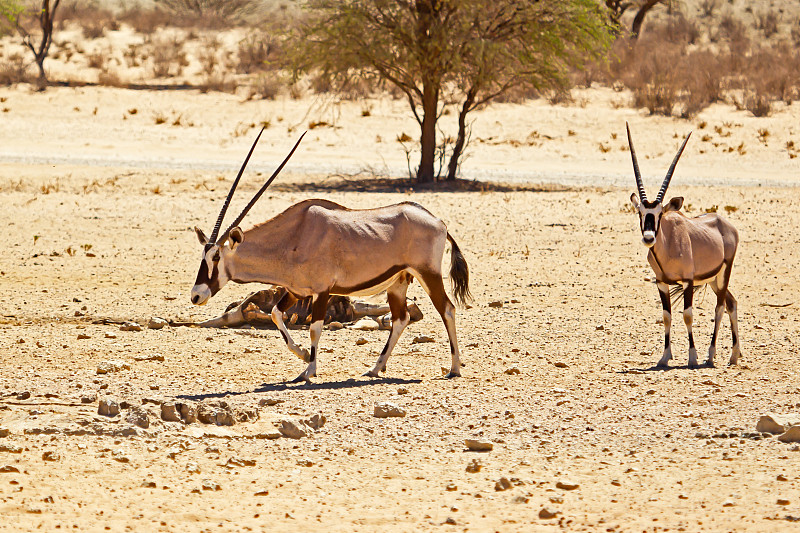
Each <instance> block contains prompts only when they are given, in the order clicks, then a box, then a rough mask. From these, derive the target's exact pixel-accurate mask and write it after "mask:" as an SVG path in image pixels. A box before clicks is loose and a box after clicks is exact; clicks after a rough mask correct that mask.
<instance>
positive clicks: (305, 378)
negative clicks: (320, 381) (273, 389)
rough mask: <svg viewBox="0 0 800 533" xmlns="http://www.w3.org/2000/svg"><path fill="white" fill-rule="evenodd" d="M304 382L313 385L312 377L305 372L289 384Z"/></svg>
mask: <svg viewBox="0 0 800 533" xmlns="http://www.w3.org/2000/svg"><path fill="white" fill-rule="evenodd" d="M304 381H305V382H306V383H311V376H309V375H307V374H306V373H305V372H303V373H302V374H300V375H299V376H297V377H296V378H294V379H293V380H292V381H290V382H289V383H302V382H304Z"/></svg>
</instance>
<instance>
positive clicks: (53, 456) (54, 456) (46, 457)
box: [42, 450, 61, 461]
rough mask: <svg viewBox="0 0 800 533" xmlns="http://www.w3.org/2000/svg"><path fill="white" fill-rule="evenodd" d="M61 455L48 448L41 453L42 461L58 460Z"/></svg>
mask: <svg viewBox="0 0 800 533" xmlns="http://www.w3.org/2000/svg"><path fill="white" fill-rule="evenodd" d="M60 460H61V456H60V455H59V454H58V453H56V452H54V451H53V450H48V451H46V452H44V453H43V454H42V461H60Z"/></svg>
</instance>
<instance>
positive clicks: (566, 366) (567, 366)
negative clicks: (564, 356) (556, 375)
mask: <svg viewBox="0 0 800 533" xmlns="http://www.w3.org/2000/svg"><path fill="white" fill-rule="evenodd" d="M553 366H554V367H556V368H569V365H568V364H567V363H564V362H563V361H556V362H555V363H553Z"/></svg>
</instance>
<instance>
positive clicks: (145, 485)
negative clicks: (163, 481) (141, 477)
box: [142, 481, 156, 489]
mask: <svg viewBox="0 0 800 533" xmlns="http://www.w3.org/2000/svg"><path fill="white" fill-rule="evenodd" d="M142 487H143V488H145V489H154V488H156V482H155V481H144V482H142Z"/></svg>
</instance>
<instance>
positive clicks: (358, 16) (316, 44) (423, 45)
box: [289, 0, 612, 182]
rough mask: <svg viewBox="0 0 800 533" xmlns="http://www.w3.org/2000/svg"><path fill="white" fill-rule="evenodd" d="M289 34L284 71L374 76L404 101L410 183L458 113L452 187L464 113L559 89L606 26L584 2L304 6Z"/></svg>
mask: <svg viewBox="0 0 800 533" xmlns="http://www.w3.org/2000/svg"><path fill="white" fill-rule="evenodd" d="M305 7H306V8H307V9H308V11H309V15H310V16H309V17H308V18H307V21H306V22H305V23H304V24H303V25H302V26H301V27H300V29H299V30H298V32H297V33H296V34H295V35H294V36H293V42H292V45H293V46H290V47H289V49H290V50H293V51H294V52H293V54H294V55H293V60H294V66H295V68H296V69H297V70H298V71H307V72H308V71H316V72H318V74H319V75H320V76H322V77H324V78H326V79H327V80H328V81H329V82H330V83H331V86H332V87H333V88H334V89H336V88H340V89H341V88H344V87H346V86H347V84H348V82H351V81H352V80H353V79H354V78H359V77H361V78H364V77H367V78H369V77H377V78H378V79H380V80H382V81H384V82H388V83H390V84H393V85H394V86H395V87H397V88H398V89H399V90H400V91H402V93H403V94H404V95H405V97H406V99H407V100H408V103H409V106H410V107H411V112H412V114H413V115H414V118H415V119H416V120H417V122H418V124H419V126H420V162H419V167H418V168H417V172H416V177H417V180H418V181H420V182H430V181H434V180H436V179H437V177H438V176H437V174H436V172H435V169H434V166H435V160H436V150H437V142H436V134H437V123H438V121H439V119H440V117H441V116H442V112H443V110H444V108H445V106H447V105H454V106H456V108H457V109H458V134H457V136H456V137H455V141H454V142H453V143H452V146H451V147H450V150H451V153H450V160H449V163H448V165H447V170H448V172H447V178H448V179H455V177H456V173H457V171H458V165H459V161H460V159H461V157H462V155H463V153H464V147H465V144H466V140H467V135H466V131H467V115H468V114H469V113H470V112H471V111H473V110H475V109H476V108H477V107H479V106H481V105H484V104H486V103H488V102H490V101H491V100H493V99H495V98H497V97H499V96H501V95H503V94H506V93H507V92H509V91H510V90H511V89H514V88H520V87H528V88H533V89H537V90H545V89H561V88H563V87H565V86H566V84H567V80H568V73H569V71H570V69H572V68H575V67H579V66H581V65H582V64H583V62H584V61H586V60H587V59H590V58H591V59H599V58H600V57H602V56H603V52H604V51H605V50H606V49H607V47H608V45H609V43H610V38H611V29H612V28H611V24H610V23H609V18H608V16H607V13H606V12H605V8H604V7H601V6H600V4H598V3H597V2H596V1H594V0H347V1H341V0H308V1H307V2H306V4H305Z"/></svg>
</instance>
